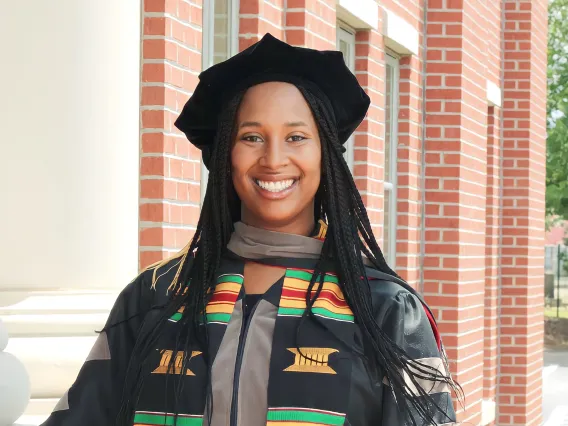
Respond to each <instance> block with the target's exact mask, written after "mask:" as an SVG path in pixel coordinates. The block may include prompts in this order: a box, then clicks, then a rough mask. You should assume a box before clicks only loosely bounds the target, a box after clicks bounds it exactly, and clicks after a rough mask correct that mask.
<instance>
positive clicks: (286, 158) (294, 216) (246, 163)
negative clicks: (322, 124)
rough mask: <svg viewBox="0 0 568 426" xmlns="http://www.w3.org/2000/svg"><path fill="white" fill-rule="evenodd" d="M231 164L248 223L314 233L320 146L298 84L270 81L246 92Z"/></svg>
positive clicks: (297, 232)
mask: <svg viewBox="0 0 568 426" xmlns="http://www.w3.org/2000/svg"><path fill="white" fill-rule="evenodd" d="M231 164H232V179H233V185H234V187H235V190H236V192H237V194H238V196H239V198H240V199H241V203H242V214H241V217H242V220H243V222H245V223H246V224H248V225H250V226H254V227H257V228H264V229H268V230H273V231H279V232H287V233H294V234H302V235H308V234H309V233H310V232H311V231H312V230H313V227H314V197H315V194H316V191H317V189H318V187H319V184H320V176H321V142H320V139H319V133H318V128H317V125H316V122H315V120H314V117H313V115H312V112H311V110H310V107H309V106H308V104H307V102H306V100H305V99H304V97H303V96H302V94H301V93H300V91H299V90H298V89H297V88H296V87H295V86H294V85H292V84H288V83H280V82H270V83H264V84H259V85H257V86H253V87H251V88H250V89H249V90H248V91H247V92H246V93H245V96H244V98H243V101H242V103H241V106H240V108H239V111H238V114H237V131H236V137H235V141H234V144H233V148H232V151H231Z"/></svg>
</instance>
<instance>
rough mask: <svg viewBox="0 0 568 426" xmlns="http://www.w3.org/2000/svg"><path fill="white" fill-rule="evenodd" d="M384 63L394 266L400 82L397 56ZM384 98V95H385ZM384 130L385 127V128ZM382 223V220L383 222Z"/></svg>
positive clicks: (387, 184)
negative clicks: (389, 79) (388, 85)
mask: <svg viewBox="0 0 568 426" xmlns="http://www.w3.org/2000/svg"><path fill="white" fill-rule="evenodd" d="M386 63H387V64H388V65H390V66H391V67H392V68H393V69H394V81H393V91H392V112H393V116H392V118H391V126H392V127H391V143H392V145H391V147H390V158H388V159H387V158H385V161H389V162H390V167H391V178H392V179H391V181H389V182H386V181H385V182H384V190H385V192H387V191H389V192H390V193H391V198H390V206H389V209H390V210H389V223H388V224H387V226H388V227H389V241H388V247H389V252H388V253H387V259H386V261H387V263H388V264H389V265H390V266H391V267H393V268H394V267H396V234H397V228H398V226H397V225H398V223H397V204H398V197H397V174H398V168H397V161H398V112H399V102H400V99H399V91H398V89H399V84H400V63H399V60H398V59H397V58H395V57H394V56H391V55H388V54H387V55H386ZM385 99H386V96H385ZM385 131H386V129H385ZM383 223H384V222H383Z"/></svg>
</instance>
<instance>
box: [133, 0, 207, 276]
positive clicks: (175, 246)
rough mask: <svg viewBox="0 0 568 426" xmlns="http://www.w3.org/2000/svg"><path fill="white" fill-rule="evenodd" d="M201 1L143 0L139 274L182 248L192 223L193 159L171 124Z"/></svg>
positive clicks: (187, 76) (197, 41) (192, 81)
mask: <svg viewBox="0 0 568 426" xmlns="http://www.w3.org/2000/svg"><path fill="white" fill-rule="evenodd" d="M201 1H202V0H190V1H187V0H145V1H144V16H143V19H144V27H143V35H142V105H141V108H140V109H141V114H140V116H141V138H140V139H141V142H140V143H141V147H140V149H141V154H140V157H141V158H140V267H144V266H147V265H148V264H149V263H152V262H155V261H157V260H160V259H162V258H163V257H167V256H170V255H172V254H173V253H175V252H176V251H178V250H179V249H180V248H182V247H183V246H184V245H185V244H186V243H187V242H188V241H189V240H190V238H191V237H192V235H193V232H194V229H195V225H196V224H197V218H198V215H199V173H200V167H199V159H200V155H199V152H198V151H197V150H196V149H195V148H193V147H192V146H191V145H190V144H189V142H188V141H187V139H186V138H185V137H184V136H183V135H182V134H181V133H179V132H178V131H177V130H176V129H175V127H174V125H173V123H174V121H175V119H176V117H177V115H178V114H179V112H180V111H181V109H182V108H183V105H184V103H185V102H186V100H187V98H188V97H189V96H190V94H191V92H192V90H193V89H194V88H195V85H196V84H197V75H198V73H199V71H200V70H201V43H202V37H201V31H200V27H201V22H202V8H201Z"/></svg>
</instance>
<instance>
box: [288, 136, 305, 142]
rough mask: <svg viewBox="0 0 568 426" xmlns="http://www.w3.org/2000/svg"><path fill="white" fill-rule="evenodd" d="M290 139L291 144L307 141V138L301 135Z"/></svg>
mask: <svg viewBox="0 0 568 426" xmlns="http://www.w3.org/2000/svg"><path fill="white" fill-rule="evenodd" d="M288 139H289V140H290V142H301V141H303V140H305V139H306V138H305V137H304V136H301V135H294V136H290V137H289V138H288Z"/></svg>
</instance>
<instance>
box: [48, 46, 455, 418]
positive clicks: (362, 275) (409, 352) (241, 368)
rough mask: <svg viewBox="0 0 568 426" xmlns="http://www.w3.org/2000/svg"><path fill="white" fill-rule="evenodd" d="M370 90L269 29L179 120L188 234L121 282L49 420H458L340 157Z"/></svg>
mask: <svg viewBox="0 0 568 426" xmlns="http://www.w3.org/2000/svg"><path fill="white" fill-rule="evenodd" d="M368 107H369V98H368V97H367V95H366V94H365V92H364V91H363V90H362V88H361V87H360V86H359V84H358V83H357V80H356V79H355V77H354V76H353V74H351V73H350V72H349V70H348V69H347V67H346V66H345V64H344V62H343V59H342V56H341V54H340V53H339V52H318V51H315V50H310V49H302V48H295V47H291V46H289V45H287V44H285V43H283V42H281V41H278V40H277V39H275V38H274V37H272V36H270V35H267V36H265V37H264V38H263V39H262V40H261V41H260V42H258V43H257V44H255V45H253V46H252V47H250V48H248V49H247V50H245V51H243V52H242V53H240V54H239V55H237V56H235V57H233V58H231V59H229V60H227V61H225V62H223V63H221V64H219V65H216V66H214V67H212V68H210V69H209V70H207V71H205V72H203V73H202V74H201V76H200V82H199V85H198V86H197V88H196V90H195V93H194V94H193V96H192V97H191V99H190V100H189V101H188V103H187V104H186V105H185V107H184V109H183V112H182V113H181V115H180V117H179V118H178V120H177V121H176V126H177V127H178V128H179V129H180V130H182V131H183V132H184V133H185V134H186V136H187V137H188V139H189V140H190V141H191V142H192V143H193V144H194V145H196V146H197V147H198V148H199V149H201V150H202V154H203V161H204V162H205V165H206V166H207V167H208V168H209V171H210V174H209V181H208V184H207V192H206V195H205V200H204V203H203V208H202V213H201V216H200V218H199V223H198V225H197V230H196V233H195V237H194V238H193V240H192V241H191V243H190V244H188V246H187V247H186V248H185V249H184V250H183V251H182V252H181V253H180V254H179V255H178V256H176V257H175V258H174V259H169V260H166V261H163V262H160V263H158V264H156V265H153V266H152V267H150V268H148V269H147V270H146V271H145V272H143V273H142V274H141V275H140V276H139V277H138V278H137V279H136V280H134V281H133V282H132V283H131V284H130V285H129V286H128V287H126V289H125V290H124V291H123V292H122V293H121V295H120V296H119V298H118V300H117V302H116V305H115V306H114V308H113V310H112V312H111V315H110V318H109V320H108V322H107V325H106V327H105V328H104V330H103V331H102V332H101V334H100V336H99V338H98V340H97V343H96V345H95V347H94V348H93V350H92V351H91V354H90V355H89V357H88V359H87V361H86V362H85V364H84V366H83V368H82V370H81V371H80V373H79V376H78V378H77V381H76V382H75V384H73V386H72V387H71V388H70V390H69V391H68V393H67V394H66V396H65V397H64V398H63V399H62V400H61V401H60V403H59V404H58V406H57V407H56V409H55V411H54V413H53V414H52V415H51V417H50V418H49V419H48V420H47V422H46V423H45V424H44V425H46V426H76V425H82V426H83V425H113V424H117V425H132V424H135V425H173V424H177V425H182V426H185V425H191V426H193V425H202V424H206V425H211V426H226V425H228V426H260V425H265V424H269V425H273V426H276V425H280V424H282V425H284V424H286V425H308V424H309V425H312V426H313V425H353V426H355V425H357V426H367V425H374V426H376V425H389V426H391V425H406V424H409V425H410V424H412V425H419V424H452V423H453V422H454V421H455V414H454V410H453V407H452V402H451V398H450V389H451V388H455V387H456V385H454V383H453V382H452V380H451V378H450V377H449V375H448V373H447V369H446V367H445V362H444V361H443V360H444V355H443V349H442V347H441V344H440V340H439V335H438V333H437V329H436V326H435V323H434V321H433V319H432V315H431V313H430V311H429V310H428V308H427V307H426V305H425V304H424V302H423V301H422V300H421V299H420V297H419V296H418V295H417V294H415V292H414V291H413V290H412V289H411V288H410V287H409V286H408V285H407V284H406V283H405V282H404V281H403V280H401V279H400V278H398V277H397V275H396V274H395V273H394V272H393V271H392V270H391V269H390V268H389V267H388V265H387V264H386V262H385V260H384V257H383V255H382V253H381V250H380V248H379V246H378V244H377V242H376V240H375V237H374V235H373V232H372V229H371V225H370V222H369V218H368V216H367V212H366V210H365V206H364V205H363V203H362V201H361V197H360V195H359V193H358V191H357V189H356V186H355V183H354V181H353V178H352V176H351V174H350V172H349V169H348V167H347V165H346V163H345V161H344V159H343V156H342V153H343V152H344V149H343V147H342V144H343V143H344V142H345V141H346V140H347V139H348V138H349V136H350V134H351V133H352V132H353V131H354V130H355V128H356V127H357V126H358V125H359V124H360V123H361V121H362V120H363V118H364V116H365V114H366V111H367V109H368Z"/></svg>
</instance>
